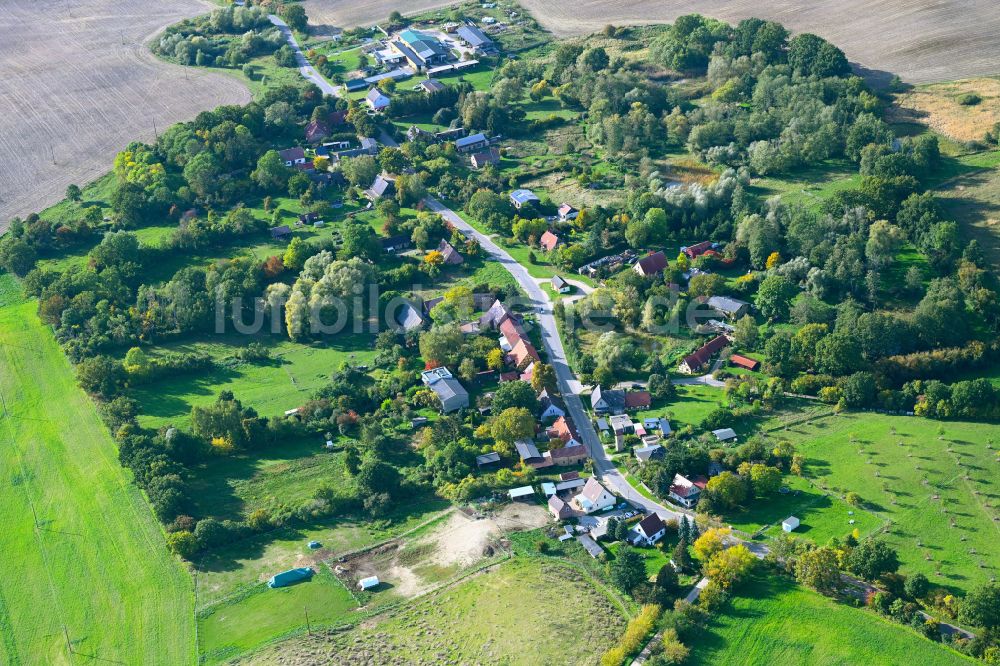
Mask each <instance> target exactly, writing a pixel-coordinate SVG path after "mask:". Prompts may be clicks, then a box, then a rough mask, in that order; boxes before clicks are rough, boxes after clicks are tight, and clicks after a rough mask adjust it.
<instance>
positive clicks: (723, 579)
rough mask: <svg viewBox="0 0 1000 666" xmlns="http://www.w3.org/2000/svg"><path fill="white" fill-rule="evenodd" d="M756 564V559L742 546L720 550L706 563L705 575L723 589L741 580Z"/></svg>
mask: <svg viewBox="0 0 1000 666" xmlns="http://www.w3.org/2000/svg"><path fill="white" fill-rule="evenodd" d="M756 564H757V558H756V557H754V554H753V553H751V552H750V549H749V548H747V547H746V546H744V545H743V544H737V545H735V546H732V547H730V548H726V549H725V550H721V551H719V552H717V553H715V554H714V555H712V557H711V559H709V561H708V565H707V566H706V567H705V575H707V576H708V577H709V578H711V579H712V580H713V581H715V582H716V583H718V584H719V585H721V586H722V587H724V588H729V587H732V586H733V585H735V584H736V583H738V582H739V581H740V580H742V579H743V578H744V577H745V576H746V575H747V574H748V573H750V571H752V570H753V568H754V566H755V565H756Z"/></svg>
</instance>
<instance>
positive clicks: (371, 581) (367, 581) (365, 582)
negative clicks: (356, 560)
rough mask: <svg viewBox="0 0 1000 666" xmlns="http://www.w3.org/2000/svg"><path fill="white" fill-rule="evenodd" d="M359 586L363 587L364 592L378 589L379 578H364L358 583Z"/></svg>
mask: <svg viewBox="0 0 1000 666" xmlns="http://www.w3.org/2000/svg"><path fill="white" fill-rule="evenodd" d="M358 586H359V587H361V589H362V590H367V589H369V588H372V587H378V576H368V577H367V578H362V579H361V580H359V581H358Z"/></svg>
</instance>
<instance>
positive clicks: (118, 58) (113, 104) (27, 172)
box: [0, 0, 250, 230]
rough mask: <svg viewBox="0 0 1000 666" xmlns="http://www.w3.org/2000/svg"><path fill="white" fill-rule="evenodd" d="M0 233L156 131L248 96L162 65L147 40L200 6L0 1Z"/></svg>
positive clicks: (229, 82)
mask: <svg viewBox="0 0 1000 666" xmlns="http://www.w3.org/2000/svg"><path fill="white" fill-rule="evenodd" d="M0 6H2V10H0V230H3V229H4V228H6V225H7V222H8V220H9V218H10V217H12V216H15V215H21V216H23V215H25V214H27V213H30V212H34V211H39V210H42V209H43V208H46V207H47V206H49V205H51V204H53V203H55V202H56V201H58V200H59V199H61V198H62V196H63V193H64V192H65V190H66V186H67V185H69V184H70V183H77V184H79V185H83V184H84V183H86V182H88V181H90V180H93V179H94V178H96V177H97V176H99V175H100V174H102V173H104V172H105V171H107V170H108V167H109V165H110V164H111V161H112V159H113V158H114V155H115V153H116V152H117V151H118V150H120V149H122V148H123V147H124V146H125V145H127V144H128V143H129V142H130V141H132V140H135V139H147V140H148V139H152V138H153V132H154V124H155V127H156V128H157V129H158V130H160V131H162V130H163V129H164V128H166V127H167V126H169V125H170V124H172V123H174V122H177V121H179V120H185V119H189V118H191V117H193V116H194V115H196V114H197V113H198V112H199V111H202V110H205V109H209V108H214V107H215V106H217V105H219V104H234V103H244V102H246V101H248V100H249V99H250V94H249V92H248V91H247V90H246V88H245V86H243V84H241V83H240V82H238V81H237V80H236V79H235V78H232V77H228V76H225V75H221V74H208V73H205V72H200V71H197V70H193V69H185V68H182V67H178V66H174V65H169V64H167V63H164V62H161V61H159V60H157V59H156V58H155V57H154V56H153V55H152V53H150V51H149V49H148V48H146V46H145V43H146V42H147V41H148V40H149V39H150V38H151V37H152V36H153V35H154V34H155V33H156V32H158V31H159V30H160V29H161V28H163V27H164V26H166V25H169V24H171V23H175V22H176V21H178V20H180V19H181V18H184V17H186V16H194V15H197V14H201V13H205V12H207V11H210V10H211V8H212V6H213V5H212V4H211V3H209V2H207V1H205V0H162V1H161V2H141V1H140V0H58V1H56V0H44V1H43V0H4V1H3V2H2V3H0Z"/></svg>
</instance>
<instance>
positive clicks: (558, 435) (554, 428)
mask: <svg viewBox="0 0 1000 666" xmlns="http://www.w3.org/2000/svg"><path fill="white" fill-rule="evenodd" d="M545 434H546V435H548V437H549V438H550V439H560V440H562V441H563V442H569V441H570V440H572V439H574V435H573V428H572V427H571V426H570V423H569V420H568V419H567V418H566V417H565V416H560V417H559V418H557V419H556V420H555V423H553V424H552V425H551V426H549V429H548V430H546V431H545Z"/></svg>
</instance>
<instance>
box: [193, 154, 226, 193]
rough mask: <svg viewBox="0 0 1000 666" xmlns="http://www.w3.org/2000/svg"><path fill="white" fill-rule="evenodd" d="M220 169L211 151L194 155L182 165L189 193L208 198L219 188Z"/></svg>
mask: <svg viewBox="0 0 1000 666" xmlns="http://www.w3.org/2000/svg"><path fill="white" fill-rule="evenodd" d="M221 174H222V168H221V167H220V166H219V161H218V159H217V158H216V157H215V155H214V154H213V153H212V152H211V151H207V150H206V151H203V152H200V153H198V154H197V155H195V156H194V157H193V158H191V160H190V161H189V162H188V163H187V164H185V165H184V179H185V180H186V181H187V182H188V185H190V187H191V191H192V192H194V193H195V194H197V195H198V196H199V197H203V198H204V197H209V196H211V195H212V194H214V193H215V192H216V191H217V190H218V188H219V183H220V180H219V176H220V175H221Z"/></svg>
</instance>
